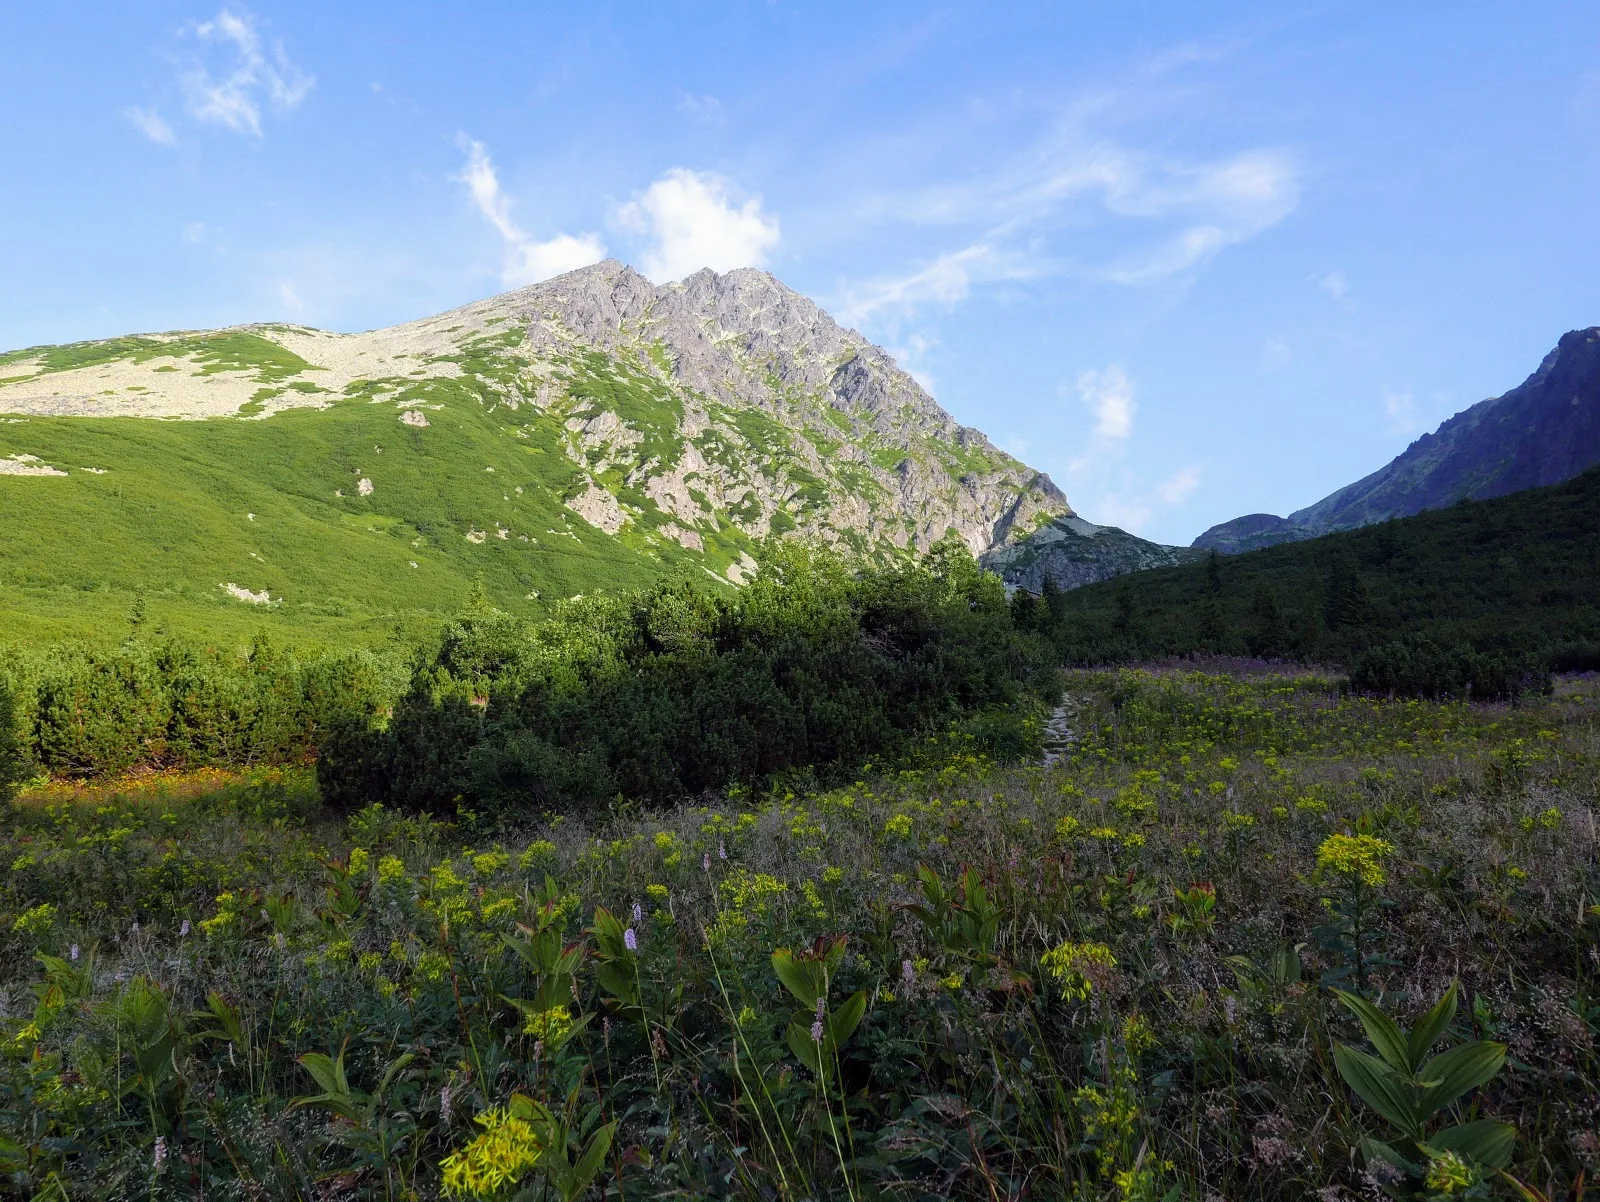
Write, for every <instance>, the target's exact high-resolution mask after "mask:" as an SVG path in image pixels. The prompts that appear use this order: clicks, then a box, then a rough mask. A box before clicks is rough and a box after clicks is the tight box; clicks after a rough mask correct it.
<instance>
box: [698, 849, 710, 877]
mask: <svg viewBox="0 0 1600 1202" xmlns="http://www.w3.org/2000/svg"><path fill="white" fill-rule="evenodd" d="M700 870H701V871H702V872H710V871H711V853H710V852H709V851H708V852H706V854H705V855H703V856H701V857H700Z"/></svg>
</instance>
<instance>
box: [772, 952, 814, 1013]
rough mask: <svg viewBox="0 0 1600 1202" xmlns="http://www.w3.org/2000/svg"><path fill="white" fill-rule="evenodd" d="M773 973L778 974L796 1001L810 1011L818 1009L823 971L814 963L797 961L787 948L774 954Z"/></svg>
mask: <svg viewBox="0 0 1600 1202" xmlns="http://www.w3.org/2000/svg"><path fill="white" fill-rule="evenodd" d="M772 971H773V972H775V973H777V974H778V980H780V981H782V982H783V984H784V988H786V989H787V990H788V991H789V992H790V993H792V994H794V996H795V1000H796V1001H798V1002H799V1003H800V1004H801V1005H802V1006H805V1007H807V1008H808V1009H813V1010H814V1009H816V1005H817V998H819V997H820V996H822V980H821V977H822V971H821V968H820V966H819V965H817V964H816V963H815V962H814V961H809V960H797V959H795V955H794V953H793V952H791V951H790V950H789V949H788V948H786V947H780V948H779V949H778V950H777V951H775V952H773V953H772Z"/></svg>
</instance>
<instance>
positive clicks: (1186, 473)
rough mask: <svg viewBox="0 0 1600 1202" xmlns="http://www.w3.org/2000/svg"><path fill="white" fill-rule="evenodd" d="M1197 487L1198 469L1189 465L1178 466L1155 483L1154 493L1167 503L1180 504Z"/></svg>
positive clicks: (1190, 495) (1198, 479)
mask: <svg viewBox="0 0 1600 1202" xmlns="http://www.w3.org/2000/svg"><path fill="white" fill-rule="evenodd" d="M1199 487H1200V469H1199V468H1198V467H1195V466H1192V465H1191V466H1189V467H1183V468H1179V469H1178V470H1177V471H1175V472H1173V473H1172V475H1170V476H1168V477H1167V478H1166V479H1165V480H1163V481H1162V482H1161V483H1160V484H1158V485H1156V495H1157V496H1158V497H1160V498H1161V500H1162V501H1163V502H1165V503H1166V504H1168V505H1182V504H1183V503H1184V502H1185V501H1187V500H1188V499H1189V498H1190V497H1192V496H1194V490H1195V489H1197V488H1199Z"/></svg>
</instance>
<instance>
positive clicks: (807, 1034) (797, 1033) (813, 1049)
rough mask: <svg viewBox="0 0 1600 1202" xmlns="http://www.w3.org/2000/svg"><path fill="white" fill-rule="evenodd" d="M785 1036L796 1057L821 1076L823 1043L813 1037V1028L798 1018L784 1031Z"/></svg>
mask: <svg viewBox="0 0 1600 1202" xmlns="http://www.w3.org/2000/svg"><path fill="white" fill-rule="evenodd" d="M784 1036H785V1037H786V1039H787V1040H788V1043H789V1050H790V1051H791V1052H793V1053H794V1058H795V1059H796V1060H798V1061H799V1062H800V1063H801V1064H803V1065H805V1066H806V1067H807V1068H808V1069H810V1070H811V1071H812V1072H814V1073H816V1074H817V1075H818V1076H821V1075H822V1055H821V1052H822V1045H821V1044H819V1043H818V1042H817V1041H816V1040H815V1039H812V1038H811V1028H810V1027H808V1026H806V1025H805V1024H804V1023H802V1022H800V1021H799V1020H798V1019H797V1020H794V1021H791V1022H790V1023H789V1029H788V1030H787V1031H785V1032H784Z"/></svg>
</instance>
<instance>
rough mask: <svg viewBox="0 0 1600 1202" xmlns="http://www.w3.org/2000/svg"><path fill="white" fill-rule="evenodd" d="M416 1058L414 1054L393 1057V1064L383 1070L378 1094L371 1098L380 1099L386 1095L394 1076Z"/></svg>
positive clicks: (406, 1053)
mask: <svg viewBox="0 0 1600 1202" xmlns="http://www.w3.org/2000/svg"><path fill="white" fill-rule="evenodd" d="M416 1058H417V1057H416V1053H414V1052H405V1053H403V1054H402V1055H400V1056H397V1057H395V1060H394V1063H393V1064H391V1065H390V1066H389V1067H388V1068H387V1069H385V1070H384V1073H383V1080H382V1081H380V1082H379V1083H378V1092H377V1093H376V1094H374V1095H373V1096H374V1097H376V1098H382V1097H383V1095H384V1094H386V1093H388V1092H389V1086H391V1085H393V1084H394V1079H395V1076H396V1075H397V1074H398V1073H399V1072H400V1070H401V1069H403V1068H405V1066H406V1065H408V1064H410V1063H411V1062H412V1061H413V1060H415V1059H416Z"/></svg>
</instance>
